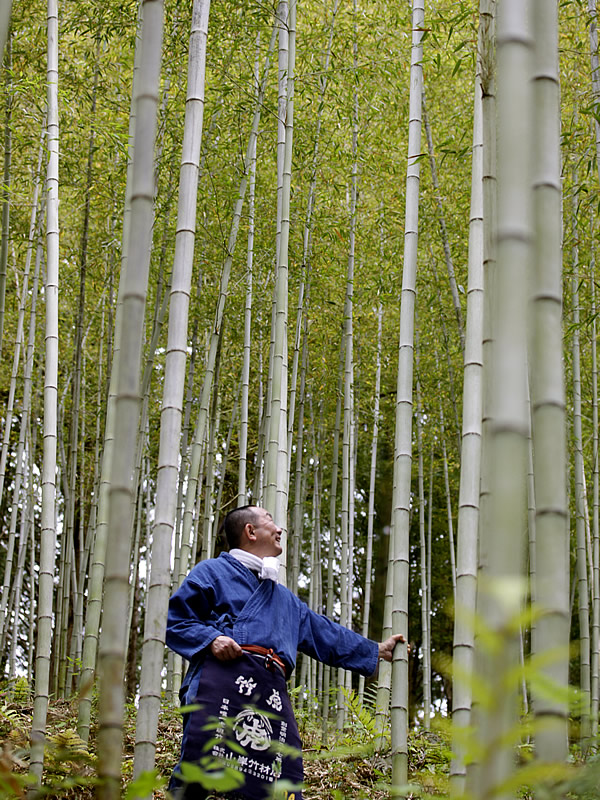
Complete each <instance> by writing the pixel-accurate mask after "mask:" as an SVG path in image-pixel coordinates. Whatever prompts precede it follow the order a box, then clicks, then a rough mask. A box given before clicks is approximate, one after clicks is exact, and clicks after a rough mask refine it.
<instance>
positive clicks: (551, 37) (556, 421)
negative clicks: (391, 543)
mask: <svg viewBox="0 0 600 800" xmlns="http://www.w3.org/2000/svg"><path fill="white" fill-rule="evenodd" d="M533 26H534V27H533V38H534V43H535V50H534V74H533V81H534V84H533V90H534V97H533V100H534V126H535V127H534V137H535V140H536V147H535V148H534V154H535V157H534V160H533V169H534V174H533V202H534V223H535V235H536V248H535V262H534V271H533V281H532V300H533V303H532V311H533V325H534V339H533V355H532V358H531V400H532V409H533V413H532V418H533V419H532V422H533V437H532V438H533V459H534V481H535V503H536V514H535V530H536V538H535V564H536V573H535V574H536V583H535V602H536V604H537V607H538V610H539V612H540V615H539V617H538V618H537V620H536V635H535V640H534V641H535V646H536V653H535V655H536V657H537V658H540V660H542V661H543V660H547V659H545V657H544V654H545V653H546V654H547V653H556V655H555V656H554V657H553V658H552V660H551V661H550V663H548V664H546V665H544V666H542V667H541V670H542V671H543V673H544V676H545V677H547V678H548V679H549V680H550V681H551V682H553V683H554V684H555V685H556V686H557V687H561V689H562V690H563V691H564V689H566V687H567V685H568V672H569V624H570V614H569V577H570V576H569V530H568V500H567V453H566V424H565V388H564V376H563V359H562V352H561V351H562V341H563V332H562V248H561V201H562V198H561V163H560V161H561V158H560V86H559V59H558V3H557V2H553V3H546V2H543V0H534V2H533ZM532 689H533V690H535V684H534V686H533V687H532ZM534 711H535V714H536V717H537V718H538V721H539V722H540V726H539V728H537V729H536V734H535V742H536V754H537V755H538V757H539V758H540V759H541V760H543V761H548V762H559V761H564V760H565V759H566V757H567V748H568V741H567V722H568V713H569V710H568V705H567V703H566V702H565V698H564V695H563V694H562V692H561V693H559V692H552V693H551V694H549V693H548V692H544V693H543V694H541V693H540V696H538V695H537V694H534Z"/></svg>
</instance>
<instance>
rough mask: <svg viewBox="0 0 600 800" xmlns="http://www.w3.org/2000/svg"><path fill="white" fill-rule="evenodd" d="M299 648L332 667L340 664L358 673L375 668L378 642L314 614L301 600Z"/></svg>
mask: <svg viewBox="0 0 600 800" xmlns="http://www.w3.org/2000/svg"><path fill="white" fill-rule="evenodd" d="M299 603H300V606H301V608H300V614H301V618H300V630H299V639H298V650H300V651H301V652H302V653H306V654H307V655H309V656H312V657H313V658H316V659H317V660H318V661H323V662H324V663H325V664H329V665H330V666H332V667H342V668H343V669H350V670H352V671H353V672H359V673H360V674H361V675H365V676H367V677H368V676H369V675H372V674H373V673H374V672H375V670H376V669H377V664H378V660H379V646H378V645H377V643H376V642H373V641H371V640H370V639H365V637H364V636H361V635H360V634H359V633H355V632H354V631H352V630H350V629H349V628H344V627H343V626H342V625H338V623H337V622H333V621H332V620H330V619H329V618H328V617H324V616H323V615H321V614H317V613H315V612H314V611H311V609H310V608H309V607H308V606H307V605H306V604H305V603H303V602H302V601H299Z"/></svg>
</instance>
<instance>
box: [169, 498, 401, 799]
mask: <svg viewBox="0 0 600 800" xmlns="http://www.w3.org/2000/svg"><path fill="white" fill-rule="evenodd" d="M224 530H225V535H226V537H227V543H228V545H229V548H230V550H229V553H221V555H220V556H219V557H218V558H212V559H208V560H207V561H202V562H200V563H199V564H196V566H195V567H194V568H193V569H192V570H191V572H190V573H189V575H188V576H187V578H186V579H185V581H184V582H183V583H182V585H181V587H180V588H179V589H178V591H177V592H175V594H174V595H173V597H172V598H171V601H170V604H169V617H168V622H167V645H168V646H169V647H170V648H171V649H172V650H174V651H175V652H176V653H179V655H181V656H183V657H184V658H185V659H187V660H188V661H189V662H190V664H189V669H188V671H187V674H186V677H185V680H184V682H183V686H182V688H181V693H180V697H181V699H182V702H183V703H184V705H190V704H194V706H195V710H192V711H191V713H188V714H186V715H185V718H184V733H183V742H182V750H181V762H186V763H190V762H200V763H201V764H202V763H203V761H204V763H205V764H206V763H207V759H212V761H214V758H217V759H218V760H219V761H220V762H222V763H225V764H227V765H229V766H230V767H233V769H235V770H236V773H234V774H238V773H239V776H240V778H239V781H240V782H243V785H242V786H240V787H239V789H238V791H239V793H240V795H241V796H242V797H248V798H261V799H262V798H266V797H269V796H270V793H271V792H272V789H273V787H274V786H275V785H276V784H277V781H278V780H280V779H281V780H287V781H291V782H292V783H296V784H298V783H301V781H302V761H301V758H300V757H299V755H297V756H295V755H294V750H293V748H297V750H298V751H300V747H301V744H300V739H299V736H298V729H297V726H296V723H295V719H294V716H293V712H292V709H291V705H290V701H289V698H288V696H287V691H286V678H287V677H289V674H290V673H291V671H292V670H293V668H294V666H295V662H296V653H297V651H298V650H300V651H301V652H303V653H307V654H308V655H310V656H312V657H313V658H316V659H318V660H319V661H323V662H324V663H326V664H330V665H331V666H333V667H342V668H344V669H350V670H353V671H355V672H359V673H361V674H363V675H365V676H369V675H372V674H373V673H374V672H375V671H376V669H377V665H378V662H379V661H380V660H382V659H384V660H386V661H391V660H392V654H393V651H394V647H395V646H396V643H397V642H404V637H403V636H402V635H401V634H396V635H394V636H391V637H390V638H389V639H387V640H386V641H385V642H382V643H380V644H377V643H376V642H373V641H370V640H369V639H365V638H364V637H362V636H360V635H359V634H357V633H354V631H351V630H349V629H348V628H344V627H343V626H341V625H338V624H337V623H335V622H333V621H331V620H330V619H328V618H327V617H324V616H322V615H319V614H317V613H315V612H314V611H311V610H310V609H309V608H308V606H307V605H306V603H303V602H302V601H301V600H300V599H299V598H298V597H296V595H294V594H292V592H290V591H289V589H286V588H285V587H284V586H281V585H280V584H278V583H277V572H278V561H277V556H279V555H281V553H282V550H283V548H282V546H281V533H282V531H281V528H280V527H279V526H278V525H276V524H275V522H274V520H273V518H272V516H271V514H270V513H269V512H268V511H266V510H265V509H264V508H260V507H257V506H243V507H242V508H237V509H235V510H233V511H230V512H229V514H228V515H227V517H226V518H225V522H224ZM181 762H180V764H179V765H178V766H177V767H176V769H175V772H174V774H173V777H172V779H171V783H170V785H169V789H170V791H171V792H172V796H173V797H174V798H176V800H192V799H193V800H198V799H199V798H203V797H206V796H207V792H206V791H204V790H203V789H202V788H201V786H200V785H199V784H198V783H189V782H187V783H186V781H190V780H192V781H194V780H195V777H194V776H193V774H192V773H190V772H189V771H187V769H188V768H186V766H185V763H184V765H183V767H182V766H181ZM186 771H187V776H186ZM300 797H301V794H300V792H296V798H300Z"/></svg>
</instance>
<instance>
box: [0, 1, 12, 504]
mask: <svg viewBox="0 0 600 800" xmlns="http://www.w3.org/2000/svg"><path fill="white" fill-rule="evenodd" d="M0 13H2V14H4V13H6V12H4V10H3V11H2V12H0ZM8 15H9V19H10V4H9V8H8ZM4 24H5V22H4V20H3V19H1V18H0V46H1V47H2V49H1V50H0V53H3V54H4V43H5V42H6V34H5V33H4V31H3V28H4ZM6 27H7V28H8V21H7V22H6ZM4 65H5V67H6V70H5V71H6V75H7V86H6V113H5V116H4V169H3V177H2V238H1V241H0V356H1V355H2V340H3V338H4V337H3V334H4V317H5V309H6V270H7V266H8V239H9V228H10V194H11V191H10V178H11V160H12V127H11V117H12V97H11V77H10V75H11V71H12V57H11V45H10V38H9V40H8V46H7V48H6V54H5V57H4ZM0 494H1V493H0Z"/></svg>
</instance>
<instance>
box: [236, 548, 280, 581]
mask: <svg viewBox="0 0 600 800" xmlns="http://www.w3.org/2000/svg"><path fill="white" fill-rule="evenodd" d="M229 555H230V556H233V558H235V559H237V561H239V562H240V563H242V564H243V565H244V566H245V567H248V569H251V570H252V571H253V572H258V577H259V578H260V579H261V580H270V581H273V582H274V583H277V582H278V581H279V566H280V564H279V559H278V558H276V557H275V556H265V558H261V557H260V556H255V555H254V553H249V552H248V551H247V550H241V549H240V548H237V547H234V548H233V549H232V550H230V551H229Z"/></svg>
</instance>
